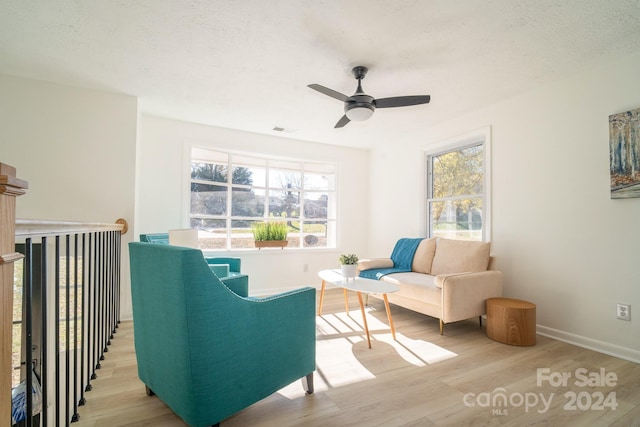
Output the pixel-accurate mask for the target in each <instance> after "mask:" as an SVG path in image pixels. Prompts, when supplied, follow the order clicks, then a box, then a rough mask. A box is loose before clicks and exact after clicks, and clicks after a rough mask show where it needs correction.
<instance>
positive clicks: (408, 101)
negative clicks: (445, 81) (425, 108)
mask: <svg viewBox="0 0 640 427" xmlns="http://www.w3.org/2000/svg"><path fill="white" fill-rule="evenodd" d="M430 100H431V96H429V95H416V96H394V97H391V98H381V99H376V101H375V103H376V108H391V107H408V106H409V105H419V104H428V103H429V101H430Z"/></svg>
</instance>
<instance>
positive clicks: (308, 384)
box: [302, 372, 313, 394]
mask: <svg viewBox="0 0 640 427" xmlns="http://www.w3.org/2000/svg"><path fill="white" fill-rule="evenodd" d="M302 387H303V388H304V391H306V392H307V394H311V393H313V372H311V373H310V374H307V376H305V377H303V378H302Z"/></svg>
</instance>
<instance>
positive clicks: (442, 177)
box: [427, 139, 489, 240]
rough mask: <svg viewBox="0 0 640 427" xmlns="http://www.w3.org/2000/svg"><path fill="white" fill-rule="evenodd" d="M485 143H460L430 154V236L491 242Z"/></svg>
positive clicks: (428, 167) (428, 194)
mask: <svg viewBox="0 0 640 427" xmlns="http://www.w3.org/2000/svg"><path fill="white" fill-rule="evenodd" d="M486 151H487V149H486V143H485V140H481V141H478V140H477V139H476V140H475V142H471V143H469V141H468V140H467V142H466V144H465V143H458V144H454V145H453V146H450V148H448V149H447V150H446V151H440V152H436V153H429V154H427V213H428V234H429V236H430V237H445V238H449V239H458V240H487V239H488V232H487V224H488V221H487V218H488V214H487V212H488V210H487V205H488V203H487V189H488V187H489V184H488V181H487V177H488V175H489V174H488V172H487V169H488V168H487V162H486V159H487V158H488V156H486Z"/></svg>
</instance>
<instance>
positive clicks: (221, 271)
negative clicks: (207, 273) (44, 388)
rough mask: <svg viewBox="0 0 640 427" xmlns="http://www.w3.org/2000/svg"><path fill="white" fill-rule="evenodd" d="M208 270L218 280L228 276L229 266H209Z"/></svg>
mask: <svg viewBox="0 0 640 427" xmlns="http://www.w3.org/2000/svg"><path fill="white" fill-rule="evenodd" d="M209 268H211V271H213V274H215V275H216V276H218V279H223V278H225V277H227V276H229V264H209Z"/></svg>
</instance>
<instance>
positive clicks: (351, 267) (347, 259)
mask: <svg viewBox="0 0 640 427" xmlns="http://www.w3.org/2000/svg"><path fill="white" fill-rule="evenodd" d="M338 261H340V264H341V269H342V275H343V276H344V277H345V278H347V279H350V278H354V277H356V275H357V273H358V255H356V254H342V255H340V258H338Z"/></svg>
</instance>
